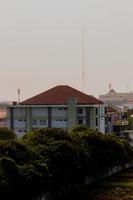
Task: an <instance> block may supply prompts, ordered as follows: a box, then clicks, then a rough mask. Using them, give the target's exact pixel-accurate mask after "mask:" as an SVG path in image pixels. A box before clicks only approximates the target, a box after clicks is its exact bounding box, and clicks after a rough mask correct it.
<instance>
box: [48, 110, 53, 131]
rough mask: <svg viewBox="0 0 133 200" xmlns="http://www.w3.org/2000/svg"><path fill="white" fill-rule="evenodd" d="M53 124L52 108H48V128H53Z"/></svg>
mask: <svg viewBox="0 0 133 200" xmlns="http://www.w3.org/2000/svg"><path fill="white" fill-rule="evenodd" d="M51 124H52V116H51V108H50V107H48V128H51Z"/></svg>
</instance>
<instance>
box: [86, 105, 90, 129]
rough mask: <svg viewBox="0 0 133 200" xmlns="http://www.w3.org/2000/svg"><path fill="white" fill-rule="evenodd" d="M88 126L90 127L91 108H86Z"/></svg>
mask: <svg viewBox="0 0 133 200" xmlns="http://www.w3.org/2000/svg"><path fill="white" fill-rule="evenodd" d="M85 115H86V126H88V127H90V108H86V109H85Z"/></svg>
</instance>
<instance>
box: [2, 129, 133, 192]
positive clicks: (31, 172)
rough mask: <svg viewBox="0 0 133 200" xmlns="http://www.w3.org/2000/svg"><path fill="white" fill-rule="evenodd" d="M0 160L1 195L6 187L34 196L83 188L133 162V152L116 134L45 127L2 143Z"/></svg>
mask: <svg viewBox="0 0 133 200" xmlns="http://www.w3.org/2000/svg"><path fill="white" fill-rule="evenodd" d="M0 157H1V159H0V194H1V193H2V191H5V192H7V189H6V188H8V189H9V191H14V188H17V189H18V188H23V191H24V192H25V193H27V194H32V192H34V191H37V192H39V191H40V192H41V191H50V192H51V191H52V192H53V191H54V192H60V191H64V188H65V190H66V191H67V189H68V188H72V187H73V186H75V185H76V186H77V185H82V184H84V183H85V182H86V180H88V181H91V180H93V179H94V178H95V177H99V176H100V175H103V174H104V173H106V172H107V171H108V170H109V169H110V168H112V167H114V166H116V165H121V166H123V165H124V164H125V163H127V162H128V161H130V160H132V158H133V150H132V148H131V147H130V146H129V144H128V143H127V142H126V141H122V140H120V139H118V138H117V137H116V136H114V135H103V134H101V133H98V132H96V131H95V130H92V129H89V128H88V127H86V126H78V127H75V128H74V129H73V130H72V132H70V133H69V134H68V133H67V132H66V131H64V130H62V129H59V128H54V129H51V128H45V129H39V130H33V131H32V132H29V133H26V134H25V135H24V136H23V137H22V138H21V139H15V140H14V139H13V140H12V139H8V140H5V139H4V140H0ZM18 190H19V189H18Z"/></svg>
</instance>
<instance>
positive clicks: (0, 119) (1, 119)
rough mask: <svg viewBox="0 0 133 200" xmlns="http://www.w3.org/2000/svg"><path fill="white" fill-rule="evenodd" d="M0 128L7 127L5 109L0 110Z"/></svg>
mask: <svg viewBox="0 0 133 200" xmlns="http://www.w3.org/2000/svg"><path fill="white" fill-rule="evenodd" d="M0 127H1V128H3V127H7V109H6V108H4V109H0Z"/></svg>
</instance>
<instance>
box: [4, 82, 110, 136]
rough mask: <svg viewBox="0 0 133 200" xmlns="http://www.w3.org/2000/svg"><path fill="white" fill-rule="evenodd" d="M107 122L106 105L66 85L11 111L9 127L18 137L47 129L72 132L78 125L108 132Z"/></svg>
mask: <svg viewBox="0 0 133 200" xmlns="http://www.w3.org/2000/svg"><path fill="white" fill-rule="evenodd" d="M105 123H106V106H105V104H104V103H103V102H102V101H100V100H98V99H96V98H95V97H93V96H90V95H87V94H85V93H83V92H80V91H78V90H76V89H74V88H72V87H69V86H66V85H60V86H56V87H54V88H52V89H49V90H47V91H45V92H43V93H41V94H39V95H36V96H34V97H32V98H30V99H28V100H26V101H23V102H21V103H20V104H19V105H17V104H16V105H12V106H9V108H8V127H9V128H11V129H12V130H14V131H15V132H16V134H17V135H18V136H21V135H23V134H24V133H25V132H27V131H30V130H32V129H38V128H45V127H57V128H58V127H59V128H63V129H65V130H68V131H70V130H71V129H72V128H73V127H74V126H76V125H78V124H85V125H87V126H89V127H90V128H93V129H96V130H98V131H100V132H102V133H105V132H106V130H107V127H106V124H105Z"/></svg>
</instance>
